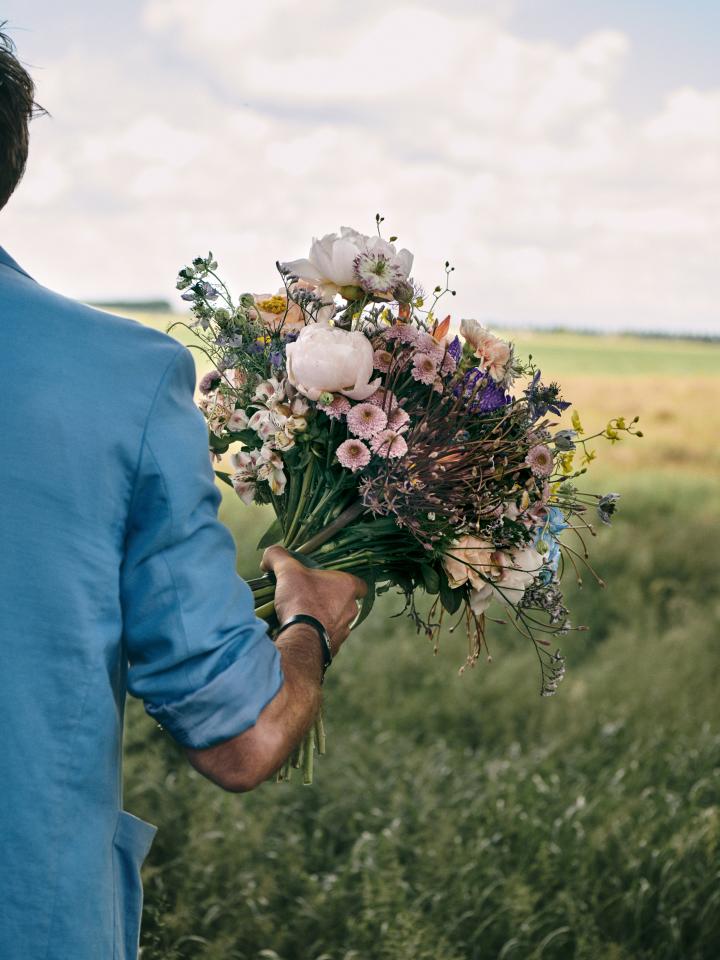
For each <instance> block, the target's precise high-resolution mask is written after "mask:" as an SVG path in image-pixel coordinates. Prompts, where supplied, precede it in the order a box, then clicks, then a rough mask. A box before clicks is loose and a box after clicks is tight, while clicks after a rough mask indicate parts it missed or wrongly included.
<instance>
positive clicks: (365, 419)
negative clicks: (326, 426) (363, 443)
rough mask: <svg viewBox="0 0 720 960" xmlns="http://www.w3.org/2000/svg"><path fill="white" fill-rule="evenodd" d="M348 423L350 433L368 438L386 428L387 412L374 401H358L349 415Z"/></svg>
mask: <svg viewBox="0 0 720 960" xmlns="http://www.w3.org/2000/svg"><path fill="white" fill-rule="evenodd" d="M347 425H348V430H349V431H350V433H354V434H355V436H356V437H364V438H366V439H367V438H369V437H374V436H375V434H376V433H378V432H379V431H380V430H384V429H385V427H386V426H387V414H386V413H385V411H384V410H382V409H381V408H380V407H377V406H375V404H374V403H358V404H356V405H355V406H354V407H353V408H352V410H351V411H350V413H349V414H348V415H347Z"/></svg>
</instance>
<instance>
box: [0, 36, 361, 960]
mask: <svg viewBox="0 0 720 960" xmlns="http://www.w3.org/2000/svg"><path fill="white" fill-rule="evenodd" d="M33 97H34V91H33V84H32V81H31V79H30V77H29V76H28V75H27V73H26V72H25V70H24V69H23V67H22V66H21V64H20V63H19V62H18V60H17V59H16V57H15V55H14V50H13V47H12V44H11V43H10V41H9V40H8V39H7V37H5V36H4V35H2V34H1V33H0V207H3V206H4V205H5V204H6V202H7V200H8V198H9V197H10V195H11V194H12V192H13V190H14V188H15V187H16V185H17V183H18V181H19V180H20V178H21V176H22V173H23V170H24V167H25V162H26V158H27V152H28V122H29V120H30V118H31V116H32V114H33V111H34V101H33ZM0 324H1V325H2V344H1V346H0V463H1V466H0V490H1V492H2V510H0V545H1V549H0V656H1V657H2V661H1V669H0V730H2V737H3V745H2V748H1V749H2V754H1V756H2V762H1V769H0V774H1V776H2V780H1V783H0V958H2V960H128V958H134V957H135V956H136V955H137V946H138V934H139V925H140V910H141V903H142V891H141V887H140V877H139V871H140V866H141V863H142V861H143V859H144V857H145V855H146V854H147V851H148V849H149V846H150V843H151V842H152V837H153V834H154V832H155V828H154V827H151V826H150V825H149V824H146V823H143V822H142V821H140V820H138V819H136V818H135V817H133V816H131V815H130V814H128V813H126V812H124V811H123V810H122V787H121V743H122V722H123V711H124V700H125V692H126V690H129V691H130V693H131V694H133V695H134V696H137V697H141V698H142V699H143V700H144V702H145V706H146V709H147V711H148V713H149V714H150V715H151V716H152V717H154V718H155V719H156V720H157V721H158V722H159V723H161V724H162V726H163V727H164V728H165V729H166V730H167V731H168V732H169V733H170V734H172V736H173V737H174V738H175V739H176V740H177V741H178V742H179V743H180V744H182V745H183V746H184V747H185V748H186V751H187V755H188V759H189V760H190V762H191V763H192V764H193V766H195V767H196V768H197V769H198V770H199V771H200V772H201V773H203V774H204V775H205V776H207V777H209V778H210V779H211V780H213V781H214V782H215V783H217V784H219V785H220V786H221V787H224V788H225V789H227V790H234V791H243V790H251V789H253V788H254V787H256V786H257V785H258V784H260V783H261V782H262V781H263V780H265V779H266V778H267V777H269V776H270V775H271V774H272V773H273V772H274V771H275V770H276V769H277V768H278V767H279V766H280V765H281V764H282V763H283V762H284V760H285V759H286V757H287V756H288V755H289V754H290V752H291V751H292V749H293V748H294V747H295V745H296V744H297V743H298V742H299V740H300V739H301V737H302V736H303V734H304V733H305V731H306V730H307V729H308V728H309V726H310V724H311V723H312V720H313V719H314V716H315V714H316V712H317V709H318V707H319V702H320V681H321V677H322V671H323V664H324V659H323V657H324V650H323V646H322V634H321V629H322V627H321V628H320V629H316V627H315V626H313V625H308V624H306V623H298V624H295V625H292V626H290V627H288V628H287V629H286V630H284V631H283V632H282V634H281V636H280V637H279V638H278V642H277V643H276V644H273V642H272V641H271V639H270V638H269V636H268V634H267V631H266V628H265V625H264V624H263V623H262V622H261V621H259V620H257V619H256V618H255V616H254V613H253V604H252V597H251V594H250V591H249V590H248V588H247V586H246V585H245V584H244V583H243V582H242V581H241V580H240V579H239V578H238V577H237V575H236V574H235V552H234V546H233V543H232V539H231V538H230V535H229V533H228V532H227V531H226V530H225V528H224V527H223V526H222V525H221V524H220V523H219V522H218V520H217V516H216V514H217V506H218V500H219V495H218V493H217V491H216V489H215V485H214V482H213V473H212V469H211V466H210V462H209V456H208V450H207V434H206V430H205V426H204V421H203V419H202V417H201V415H200V414H199V412H198V411H197V410H196V408H195V406H194V403H193V389H194V367H193V362H192V359H191V357H190V354H189V353H188V351H187V350H186V349H185V348H184V347H182V346H180V345H179V344H177V343H176V342H175V341H173V340H172V339H170V338H169V337H166V336H164V335H163V334H160V333H157V332H155V331H152V330H150V329H147V328H145V327H142V326H141V325H139V324H135V323H133V322H131V321H128V320H122V319H119V318H116V317H112V316H109V315H107V314H103V313H100V312H97V311H94V310H91V309H89V308H87V307H85V306H81V305H80V304H77V303H74V302H73V301H70V300H67V299H65V298H63V297H61V296H59V295H57V294H55V293H52V292H50V291H49V290H47V289H45V288H43V287H42V286H40V285H39V284H38V283H36V282H35V281H34V280H32V279H31V278H30V276H29V275H28V274H27V273H25V271H24V270H22V269H21V268H20V267H19V266H18V264H17V263H15V261H14V260H12V259H11V258H10V256H8V254H7V253H5V251H4V250H2V249H1V248H0ZM264 564H265V567H266V569H269V570H272V571H274V573H275V576H276V577H277V593H276V609H277V613H278V616H279V618H280V621H281V623H282V622H284V621H286V620H287V619H288V618H290V617H292V616H294V615H295V614H298V613H302V614H306V615H309V616H310V617H314V618H315V619H316V620H318V621H320V624H321V625H324V627H325V628H326V629H327V631H328V633H329V635H330V644H331V647H332V649H333V652H336V651H337V649H338V648H339V646H340V645H341V643H342V642H343V640H344V639H345V638H346V637H347V634H348V631H349V624H350V622H351V620H352V619H353V617H354V616H355V614H356V598H357V597H360V596H361V595H362V593H363V591H364V585H363V584H362V583H361V582H360V581H359V580H356V579H355V578H354V577H350V576H348V575H346V574H342V573H317V572H313V571H310V570H307V569H306V568H304V567H302V566H301V565H300V564H298V563H297V562H296V561H294V560H293V559H292V558H291V557H290V556H289V555H288V554H287V553H286V552H285V551H283V550H282V549H280V548H279V547H276V548H271V549H270V550H269V551H268V552H267V553H266V555H265V558H264Z"/></svg>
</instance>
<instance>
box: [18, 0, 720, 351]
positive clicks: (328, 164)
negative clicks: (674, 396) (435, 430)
mask: <svg viewBox="0 0 720 960" xmlns="http://www.w3.org/2000/svg"><path fill="white" fill-rule="evenodd" d="M2 18H3V19H6V20H7V21H8V22H9V27H10V33H11V35H12V36H13V38H14V39H15V41H16V43H17V47H18V51H19V54H20V56H21V58H22V59H23V61H24V62H25V63H26V64H27V65H28V66H29V68H30V70H31V72H32V74H33V76H34V78H35V80H36V83H37V95H38V100H39V101H40V103H42V105H43V106H44V107H45V108H46V109H47V110H48V111H49V112H50V114H51V116H49V117H44V118H39V119H37V120H35V121H33V126H32V140H31V154H30V161H29V165H28V170H27V173H26V176H25V178H24V180H23V182H22V183H21V185H20V187H19V188H18V191H17V193H16V194H15V196H14V197H13V198H12V200H11V202H10V204H9V205H8V207H7V209H6V210H4V211H2V212H0V243H1V244H2V245H3V246H4V247H5V248H6V249H7V250H8V251H9V252H10V253H11V254H12V255H13V256H15V258H16V259H17V260H19V261H20V262H21V264H22V265H23V266H24V267H25V268H26V269H27V270H28V271H29V272H30V273H31V274H33V276H35V277H36V279H38V280H40V281H41V282H42V283H44V284H46V285H48V286H50V287H52V288H54V289H57V290H60V291H62V292H64V293H66V294H68V295H69V296H73V297H77V298H79V299H86V300H117V299H123V300H129V299H145V298H156V297H167V298H169V299H171V300H172V302H173V303H179V301H178V300H177V296H176V294H175V292H174V279H175V275H176V272H177V269H178V268H179V267H180V266H182V265H183V264H184V263H186V262H188V261H189V260H190V259H192V257H194V256H196V255H198V254H205V253H207V251H208V250H210V249H211V250H212V251H213V253H214V254H215V255H216V257H217V259H218V260H219V262H220V268H221V271H222V273H223V275H224V276H225V277H226V278H227V279H228V280H229V283H230V285H231V287H232V288H233V289H234V290H235V291H236V292H237V293H238V294H239V293H241V292H243V291H246V290H249V291H251V292H254V293H267V292H270V291H273V290H275V289H277V287H278V285H279V284H278V278H277V274H276V272H275V267H274V264H275V261H276V260H290V259H295V258H297V257H301V256H305V255H306V254H307V251H308V248H309V245H310V241H311V239H312V237H313V236H321V235H323V234H325V233H329V232H332V231H336V230H338V229H339V227H340V226H341V225H349V226H352V227H354V228H356V229H358V230H361V231H364V232H368V233H370V232H373V230H374V218H375V214H376V212H380V213H381V214H382V215H383V216H384V217H385V223H384V224H383V228H386V229H385V234H386V236H387V235H389V234H396V235H398V237H399V243H400V245H402V246H405V247H407V248H409V249H410V250H411V251H412V252H413V253H414V254H415V265H414V269H413V274H414V277H415V279H416V280H417V281H419V282H420V283H421V284H423V285H424V286H425V287H426V289H432V288H433V287H434V286H435V284H436V283H438V282H440V281H442V279H443V264H444V261H445V260H446V259H447V260H450V261H451V263H452V264H453V265H454V266H455V268H456V270H455V273H454V274H453V283H454V285H455V286H456V288H457V290H458V294H457V297H456V298H455V299H454V300H452V301H449V302H448V307H449V310H450V311H451V312H452V313H453V315H454V316H455V318H456V319H459V318H460V317H475V318H477V319H479V320H481V321H484V322H487V323H489V324H490V325H495V326H498V327H500V326H522V327H524V326H540V327H542V326H557V325H560V326H564V327H576V328H591V329H600V330H642V331H654V330H658V331H667V332H674V333H683V332H684V333H714V334H717V335H720V269H718V260H719V256H718V254H719V253H720V60H719V58H718V57H717V52H716V51H717V40H718V37H719V36H720V4H718V3H717V2H715V0H695V2H694V3H693V4H687V3H684V2H680V0H652V2H650V0H604V2H603V3H602V4H599V3H591V2H589V0H585V2H582V0H573V2H570V0H544V2H542V0H487V2H477V0H476V2H470V0H445V2H443V3H439V2H430V0H427V2H417V0H416V2H402V0H365V3H363V4H357V3H349V2H344V3H343V2H339V0H304V2H302V3H300V2H298V0H263V2H262V3H258V2H247V0H205V2H204V3H201V4H199V3H197V2H196V0H124V2H123V3H122V4H117V3H98V2H97V0H75V2H73V0H67V2H65V3H63V4H57V3H56V2H55V0H34V2H33V3H31V4H30V3H28V2H27V0H5V2H4V4H3V12H2Z"/></svg>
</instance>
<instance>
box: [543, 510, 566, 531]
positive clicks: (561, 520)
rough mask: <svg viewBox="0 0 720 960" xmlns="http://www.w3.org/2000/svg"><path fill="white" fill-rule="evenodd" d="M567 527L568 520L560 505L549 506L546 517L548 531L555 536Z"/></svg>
mask: <svg viewBox="0 0 720 960" xmlns="http://www.w3.org/2000/svg"><path fill="white" fill-rule="evenodd" d="M567 527H568V522H567V520H566V519H565V514H564V513H563V512H562V510H561V509H560V507H550V509H549V510H548V518H547V528H548V530H549V531H550V533H552V534H554V535H555V536H557V535H558V534H559V533H562V531H563V530H567Z"/></svg>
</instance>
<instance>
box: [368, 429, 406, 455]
mask: <svg viewBox="0 0 720 960" xmlns="http://www.w3.org/2000/svg"><path fill="white" fill-rule="evenodd" d="M370 446H371V447H372V448H373V452H374V453H377V454H378V455H379V456H381V457H392V458H393V459H394V458H396V457H402V456H404V454H406V453H407V443H406V442H405V437H403V436H401V435H400V434H399V433H398V432H397V431H396V430H381V431H380V433H378V434H376V435H375V436H374V437H373V438H372V440H371V441H370Z"/></svg>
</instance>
